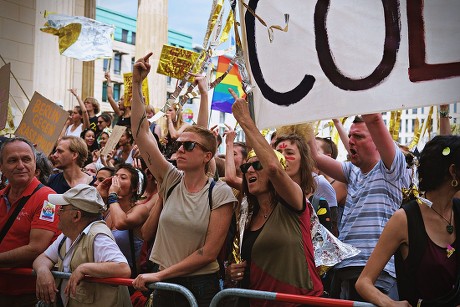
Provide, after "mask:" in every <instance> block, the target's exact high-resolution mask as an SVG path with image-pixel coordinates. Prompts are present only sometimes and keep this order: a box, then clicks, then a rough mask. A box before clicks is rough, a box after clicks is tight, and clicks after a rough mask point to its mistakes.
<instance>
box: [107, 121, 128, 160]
mask: <svg viewBox="0 0 460 307" xmlns="http://www.w3.org/2000/svg"><path fill="white" fill-rule="evenodd" d="M125 130H126V127H125V126H118V125H116V126H115V127H113V130H112V133H111V134H110V137H109V139H108V140H107V144H105V147H104V149H102V152H101V155H103V156H107V155H108V154H109V153H111V152H112V150H114V149H115V146H117V144H118V141H120V138H121V136H122V135H123V133H124V132H125Z"/></svg>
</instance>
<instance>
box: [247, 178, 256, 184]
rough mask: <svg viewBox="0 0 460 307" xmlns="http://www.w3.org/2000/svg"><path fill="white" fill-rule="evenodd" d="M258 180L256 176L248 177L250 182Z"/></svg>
mask: <svg viewBox="0 0 460 307" xmlns="http://www.w3.org/2000/svg"><path fill="white" fill-rule="evenodd" d="M256 181H257V178H256V177H250V178H249V179H248V182H249V183H253V182H256Z"/></svg>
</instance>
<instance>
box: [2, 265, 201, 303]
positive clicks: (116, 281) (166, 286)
mask: <svg viewBox="0 0 460 307" xmlns="http://www.w3.org/2000/svg"><path fill="white" fill-rule="evenodd" d="M51 273H52V274H53V276H54V277H57V278H63V279H69V278H70V275H71V274H70V273H64V272H55V271H51ZM0 274H7V275H26V276H36V274H35V271H34V270H32V269H26V268H17V269H5V268H2V269H0ZM84 280H85V281H88V282H96V283H103V284H112V285H120V286H132V285H133V279H130V278H96V277H89V276H85V278H84ZM147 288H149V289H158V290H167V291H175V292H179V293H181V294H182V295H183V296H185V298H186V299H187V300H188V302H189V304H190V306H191V307H198V303H197V301H196V299H195V297H194V296H193V294H192V292H191V291H190V290H189V289H187V288H185V287H184V286H180V285H177V284H171V283H166V282H156V283H151V284H148V285H147Z"/></svg>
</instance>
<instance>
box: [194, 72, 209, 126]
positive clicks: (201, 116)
mask: <svg viewBox="0 0 460 307" xmlns="http://www.w3.org/2000/svg"><path fill="white" fill-rule="evenodd" d="M195 83H196V84H197V85H198V90H199V91H200V109H199V111H198V118H197V120H196V124H197V126H199V127H203V128H208V119H209V106H208V104H209V103H208V79H207V78H206V77H205V76H195Z"/></svg>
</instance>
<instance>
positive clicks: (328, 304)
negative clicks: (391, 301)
mask: <svg viewBox="0 0 460 307" xmlns="http://www.w3.org/2000/svg"><path fill="white" fill-rule="evenodd" d="M51 273H52V274H53V276H54V277H56V278H63V279H69V278H70V275H71V274H70V273H64V272H55V271H51ZM0 274H6V275H25V276H35V275H36V274H35V271H34V270H32V269H28V268H14V269H9V268H0ZM84 280H85V281H88V282H95V283H104V284H112V285H121V286H132V282H133V279H130V278H96V277H90V276H85V278H84ZM147 287H148V288H150V289H159V290H166V291H175V292H179V293H181V294H182V295H184V296H185V298H186V299H187V300H188V302H189V304H190V306H191V307H198V303H197V301H196V299H195V297H194V296H193V294H192V292H191V291H190V290H189V289H187V288H185V287H183V286H180V285H177V284H172V283H165V282H156V283H151V284H148V285H147ZM229 296H238V297H246V298H255V299H263V300H269V301H278V302H289V303H299V304H304V305H308V306H324V307H332V306H334V307H375V305H373V304H370V303H365V302H357V301H347V300H339V299H330V298H323V297H316V296H306V295H294V294H287V293H276V292H268V291H258V290H247V289H240V288H230V289H224V290H222V291H220V292H219V293H217V294H216V295H215V296H214V297H213V299H212V301H211V304H210V305H209V306H210V307H217V306H218V303H219V301H220V300H222V299H223V298H225V297H229Z"/></svg>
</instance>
